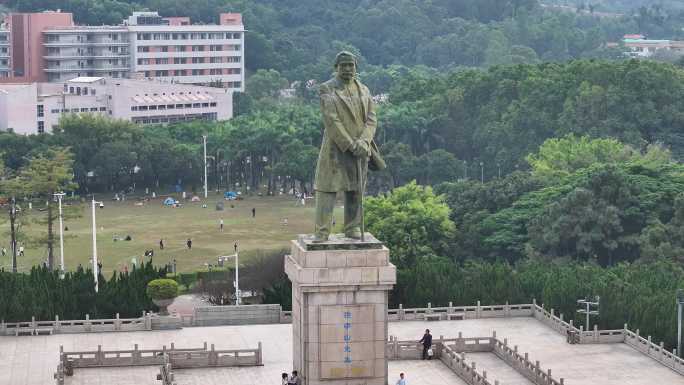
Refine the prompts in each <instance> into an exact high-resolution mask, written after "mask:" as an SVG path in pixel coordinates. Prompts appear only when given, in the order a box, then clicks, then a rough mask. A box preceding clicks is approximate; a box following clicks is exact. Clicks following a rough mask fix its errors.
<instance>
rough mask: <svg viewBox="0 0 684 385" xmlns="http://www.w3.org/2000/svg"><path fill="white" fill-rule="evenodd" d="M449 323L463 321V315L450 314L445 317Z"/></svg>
mask: <svg viewBox="0 0 684 385" xmlns="http://www.w3.org/2000/svg"><path fill="white" fill-rule="evenodd" d="M447 319H448V320H449V321H461V320H464V319H465V313H451V314H448V315H447Z"/></svg>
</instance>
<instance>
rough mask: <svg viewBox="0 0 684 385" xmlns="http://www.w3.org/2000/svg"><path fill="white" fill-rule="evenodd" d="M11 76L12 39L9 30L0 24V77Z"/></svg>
mask: <svg viewBox="0 0 684 385" xmlns="http://www.w3.org/2000/svg"><path fill="white" fill-rule="evenodd" d="M9 76H10V41H9V30H7V29H4V25H3V24H0V79H1V78H8V77H9Z"/></svg>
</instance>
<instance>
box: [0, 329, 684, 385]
mask: <svg viewBox="0 0 684 385" xmlns="http://www.w3.org/2000/svg"><path fill="white" fill-rule="evenodd" d="M425 328H430V329H431V330H432V331H433V335H435V336H436V337H439V335H444V336H445V337H456V336H458V332H459V331H461V332H463V335H464V336H465V337H469V336H472V337H476V336H489V335H491V333H492V331H493V330H496V331H497V337H498V338H499V339H502V340H503V338H508V341H509V344H510V345H511V346H512V345H518V349H519V351H520V352H521V353H524V352H528V353H530V359H531V360H540V361H541V365H542V367H543V368H544V369H551V370H552V374H553V376H554V377H556V378H559V377H563V378H565V381H566V384H568V385H652V384H667V385H684V377H682V376H680V375H679V374H677V373H675V372H673V371H671V370H670V369H667V368H666V367H664V366H662V365H660V364H659V363H657V362H655V361H654V360H652V359H650V358H648V357H646V356H644V355H642V354H641V353H639V352H637V351H635V350H633V349H632V348H630V347H628V346H627V345H625V344H607V345H568V344H566V343H565V339H564V338H563V337H562V336H560V335H559V334H557V333H556V332H554V331H553V330H551V329H550V328H547V327H546V326H544V325H543V324H541V323H539V322H538V321H536V320H535V319H533V318H507V319H503V318H501V319H480V320H466V321H440V322H393V323H390V334H391V335H394V336H397V337H399V339H400V340H408V339H418V338H420V336H421V335H422V333H423V331H424V330H425ZM291 339H292V329H291V326H290V325H250V326H219V327H197V328H185V329H182V330H171V331H153V332H128V333H125V332H124V333H90V334H57V335H53V336H33V337H29V336H25V337H0V385H49V384H53V383H54V380H53V377H52V375H53V373H54V371H55V368H56V367H57V363H58V352H59V346H60V345H64V349H65V350H66V351H84V350H96V349H97V346H98V345H102V347H103V349H105V350H110V349H132V348H133V345H134V344H136V343H137V344H139V346H140V348H141V349H145V348H157V347H161V346H162V345H167V346H169V345H170V343H171V342H174V343H175V344H176V346H178V347H179V348H183V347H200V346H201V345H202V342H203V341H207V342H209V343H210V344H211V343H214V344H215V345H216V348H217V349H231V348H253V347H256V345H257V342H258V341H262V342H263V345H264V366H262V367H255V368H225V369H203V370H197V369H194V370H191V371H187V370H186V371H183V370H179V371H177V372H176V373H177V376H176V378H177V382H178V384H179V385H191V384H203V385H219V384H220V385H250V384H253V385H269V384H277V383H278V381H279V380H278V379H279V378H280V373H281V372H283V371H290V370H291V366H292V343H291ZM473 358H474V360H475V361H476V362H477V359H476V358H477V355H473ZM481 361H483V365H484V366H486V367H487V374H488V376H487V377H488V378H490V379H492V380H494V379H498V378H499V376H497V374H498V373H500V377H501V378H502V379H503V378H507V377H508V376H509V374H510V372H509V368H508V367H507V366H506V365H505V364H504V363H503V362H502V361H496V360H490V359H487V358H483V359H481ZM478 366H479V364H478ZM400 371H404V372H406V374H407V377H408V378H409V379H412V381H411V384H412V385H419V384H425V385H432V384H444V385H450V384H453V385H462V382H461V381H460V380H459V379H458V378H456V377H455V376H454V375H453V374H451V372H449V370H448V369H446V367H444V366H443V365H441V364H439V363H437V362H424V361H403V362H391V363H390V380H391V381H390V383H391V384H393V383H394V382H395V381H396V377H398V375H399V372H400ZM156 373H157V368H156V367H146V368H125V369H122V368H111V369H80V370H79V369H77V370H76V371H75V376H74V377H70V378H68V381H67V384H70V385H76V384H78V385H81V384H83V385H85V384H88V385H92V384H95V385H99V384H102V385H105V384H107V385H147V384H150V385H159V383H158V382H157V381H156ZM200 379H201V381H200ZM502 383H504V384H507V383H506V382H502Z"/></svg>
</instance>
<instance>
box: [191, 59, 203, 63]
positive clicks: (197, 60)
mask: <svg viewBox="0 0 684 385" xmlns="http://www.w3.org/2000/svg"><path fill="white" fill-rule="evenodd" d="M199 63H204V58H203V57H194V58H192V64H199Z"/></svg>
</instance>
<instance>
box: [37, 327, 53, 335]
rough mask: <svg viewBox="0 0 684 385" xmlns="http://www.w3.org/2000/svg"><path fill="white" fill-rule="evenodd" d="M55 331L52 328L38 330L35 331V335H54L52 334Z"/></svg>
mask: <svg viewBox="0 0 684 385" xmlns="http://www.w3.org/2000/svg"><path fill="white" fill-rule="evenodd" d="M53 331H54V329H52V328H36V329H34V330H33V334H34V335H40V334H49V335H52V332H53Z"/></svg>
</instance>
